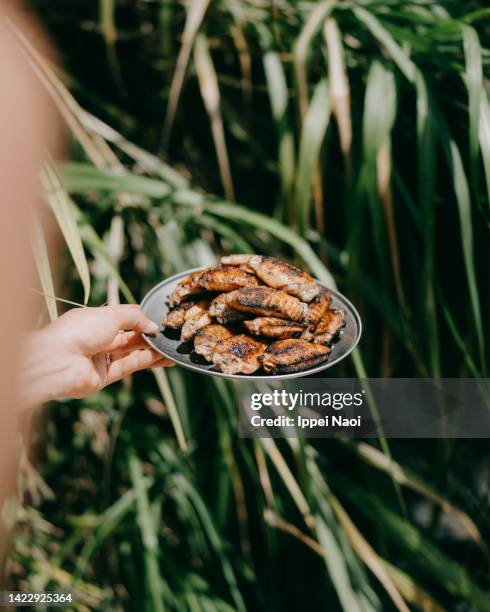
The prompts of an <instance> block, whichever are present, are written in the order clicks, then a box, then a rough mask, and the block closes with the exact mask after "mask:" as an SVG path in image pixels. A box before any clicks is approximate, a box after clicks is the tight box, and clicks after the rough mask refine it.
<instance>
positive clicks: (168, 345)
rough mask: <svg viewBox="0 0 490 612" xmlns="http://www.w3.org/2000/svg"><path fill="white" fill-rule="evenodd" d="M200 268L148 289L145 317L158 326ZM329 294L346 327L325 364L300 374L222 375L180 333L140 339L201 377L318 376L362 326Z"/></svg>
mask: <svg viewBox="0 0 490 612" xmlns="http://www.w3.org/2000/svg"><path fill="white" fill-rule="evenodd" d="M200 269H204V268H194V269H192V270H186V271H185V272H180V273H179V274H175V276H171V277H170V278H167V279H166V280H164V281H162V282H161V283H159V284H158V285H156V286H155V287H153V289H151V291H149V292H148V293H147V294H146V295H145V297H144V299H143V301H142V302H141V308H142V309H143V312H144V313H145V315H146V316H147V317H148V318H149V319H151V320H152V321H154V322H155V323H156V324H157V325H160V327H161V325H162V321H163V319H164V318H165V317H166V315H167V312H168V310H169V308H168V306H167V298H168V296H169V295H170V294H171V293H172V291H173V290H174V289H175V287H176V285H177V284H178V283H180V281H181V280H183V279H184V278H185V277H186V276H189V274H192V273H193V272H196V271H197V270H200ZM316 282H317V283H318V284H319V285H320V286H321V287H325V288H327V289H329V288H328V287H327V286H326V285H325V284H324V283H322V282H320V281H318V280H317V281H316ZM330 292H331V293H332V306H333V307H334V308H342V310H344V312H345V327H344V329H343V330H342V333H341V336H340V338H339V340H338V341H337V342H336V343H335V344H334V346H333V349H332V352H331V353H330V356H329V359H328V361H326V362H325V363H322V364H321V365H318V366H315V367H313V368H308V369H306V370H301V372H293V373H291V374H266V373H265V372H263V373H255V374H224V373H223V372H220V371H219V370H217V369H216V366H214V365H213V364H212V363H211V364H210V363H208V362H207V361H206V360H205V359H204V357H201V355H197V354H196V353H194V352H193V350H192V348H193V343H192V341H191V342H182V340H180V338H179V336H180V330H165V331H164V330H163V329H162V328H161V331H160V332H159V333H158V334H156V335H155V336H147V335H146V334H143V337H144V338H145V340H146V342H148V344H149V345H150V346H151V347H152V348H154V349H155V350H156V351H158V352H159V353H161V354H162V355H164V356H165V357H168V358H169V359H171V360H172V361H175V362H176V363H178V364H179V365H181V366H184V367H185V368H188V369H189V370H194V371H195V372H200V373H201V374H208V375H209V376H221V377H222V378H236V379H246V380H265V379H274V380H281V379H285V378H298V377H301V376H309V375H310V374H317V373H318V372H321V371H322V370H326V369H327V368H331V367H332V366H333V365H335V364H336V363H339V361H341V360H342V359H344V357H347V355H348V354H349V353H351V352H352V350H353V349H354V348H355V346H356V345H357V343H358V342H359V338H360V337H361V331H362V324H361V318H360V317H359V313H358V312H357V310H356V309H355V308H354V306H353V305H352V304H351V303H350V302H349V300H348V299H347V298H345V297H344V296H343V295H342V294H341V293H339V292H338V291H334V290H333V289H330Z"/></svg>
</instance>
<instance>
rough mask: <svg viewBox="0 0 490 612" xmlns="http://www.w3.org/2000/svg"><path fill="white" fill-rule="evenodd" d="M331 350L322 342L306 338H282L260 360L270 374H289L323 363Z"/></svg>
mask: <svg viewBox="0 0 490 612" xmlns="http://www.w3.org/2000/svg"><path fill="white" fill-rule="evenodd" d="M330 351H331V349H330V348H328V347H326V346H323V345H322V344H312V343H311V342H305V341H304V340H280V341H279V342H274V343H273V344H271V345H270V346H269V347H268V348H267V350H266V351H265V352H264V354H263V355H262V356H261V357H260V362H261V363H262V367H263V368H264V370H265V371H266V372H267V373H268V374H289V373H291V372H299V371H300V370H306V369H307V368H312V367H314V366H316V365H319V364H320V363H323V362H324V361H326V360H327V359H328V355H329V353H330Z"/></svg>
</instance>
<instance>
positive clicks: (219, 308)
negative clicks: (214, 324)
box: [209, 291, 253, 325]
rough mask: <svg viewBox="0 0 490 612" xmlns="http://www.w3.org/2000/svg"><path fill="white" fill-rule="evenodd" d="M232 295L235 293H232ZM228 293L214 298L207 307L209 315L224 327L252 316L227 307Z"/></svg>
mask: <svg viewBox="0 0 490 612" xmlns="http://www.w3.org/2000/svg"><path fill="white" fill-rule="evenodd" d="M232 293H235V292H234V291H233V292H232ZM229 295H230V293H222V294H221V295H218V296H217V297H215V298H214V300H213V301H212V302H211V306H210V307H209V314H210V315H211V316H212V317H214V318H215V319H216V320H217V321H218V323H222V324H223V325H226V324H227V323H238V322H240V321H244V320H245V319H248V318H250V317H251V316H253V315H252V314H250V313H247V312H240V311H238V310H234V309H233V308H232V307H231V306H229V305H228V302H227V300H228V297H227V296H229Z"/></svg>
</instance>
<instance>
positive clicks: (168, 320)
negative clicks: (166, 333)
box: [162, 302, 192, 329]
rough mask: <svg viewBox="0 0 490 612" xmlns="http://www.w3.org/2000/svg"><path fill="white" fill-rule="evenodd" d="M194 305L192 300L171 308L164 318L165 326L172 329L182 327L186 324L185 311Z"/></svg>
mask: <svg viewBox="0 0 490 612" xmlns="http://www.w3.org/2000/svg"><path fill="white" fill-rule="evenodd" d="M191 306H192V302H184V303H183V304H180V305H179V306H177V307H176V308H174V309H173V310H171V311H170V312H169V313H168V314H167V316H166V317H165V319H164V320H163V323H162V325H163V327H165V328H167V327H170V328H171V329H180V328H181V327H182V325H184V321H185V313H186V310H188V309H189V308H190V307H191Z"/></svg>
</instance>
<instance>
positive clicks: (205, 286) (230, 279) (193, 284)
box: [169, 266, 259, 306]
mask: <svg viewBox="0 0 490 612" xmlns="http://www.w3.org/2000/svg"><path fill="white" fill-rule="evenodd" d="M258 284H259V280H258V279H257V277H256V276H254V275H253V274H248V273H247V272H245V271H244V270H242V269H240V268H237V267H236V266H214V267H211V268H206V269H205V270H201V271H199V272H194V273H193V274H191V275H190V276H188V277H187V278H186V279H184V280H183V281H182V282H181V283H179V284H178V285H177V287H176V288H175V290H174V291H173V293H172V294H171V295H170V297H169V304H170V306H175V305H177V304H180V302H182V301H183V300H185V299H186V298H188V297H189V296H191V295H195V294H198V293H205V292H207V291H234V290H235V289H239V288H240V287H255V286H256V285H258Z"/></svg>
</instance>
